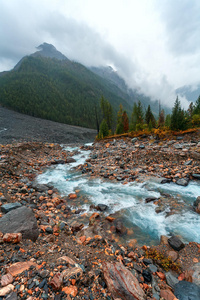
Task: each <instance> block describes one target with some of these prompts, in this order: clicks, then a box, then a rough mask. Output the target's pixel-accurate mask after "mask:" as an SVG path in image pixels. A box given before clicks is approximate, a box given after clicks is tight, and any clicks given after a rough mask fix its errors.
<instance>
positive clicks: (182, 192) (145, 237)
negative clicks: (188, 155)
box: [37, 147, 200, 245]
mask: <svg viewBox="0 0 200 300" xmlns="http://www.w3.org/2000/svg"><path fill="white" fill-rule="evenodd" d="M75 150H79V148H78V147H65V151H68V152H71V151H75ZM89 155H90V151H84V150H79V151H78V153H77V154H75V155H74V156H73V158H74V159H75V160H76V162H74V163H71V164H65V165H57V166H52V167H49V168H48V169H47V170H46V171H45V172H44V173H43V174H40V175H39V176H38V177H37V181H38V182H39V183H42V184H47V183H48V184H52V185H53V186H54V187H56V188H57V189H58V190H59V192H60V193H61V195H68V194H69V193H72V192H74V191H75V190H80V195H83V196H84V197H87V199H89V201H88V203H85V202H81V201H79V202H78V201H77V203H76V206H77V207H81V208H83V209H84V210H85V211H86V212H88V213H91V212H90V205H91V204H95V205H97V204H99V203H101V204H106V205H107V206H108V207H109V210H108V212H106V213H105V214H107V215H108V214H110V213H116V214H117V215H118V216H119V217H120V218H121V219H122V220H123V222H124V224H125V225H126V226H127V227H128V228H129V229H131V230H132V231H133V233H132V235H129V236H128V237H126V239H130V238H135V239H137V240H138V243H139V244H140V245H142V244H149V245H152V244H157V243H159V239H160V235H168V236H169V235H171V234H175V235H180V236H181V237H182V239H183V240H184V242H189V241H195V242H198V243H200V215H199V214H197V213H196V212H194V211H193V209H192V204H193V202H194V200H196V198H197V197H198V196H200V184H199V182H197V181H191V182H190V183H189V185H188V186H187V187H183V186H179V185H176V184H174V183H170V184H169V183H168V184H160V183H159V182H158V181H157V180H156V178H150V179H148V180H146V181H145V182H140V183H139V182H133V183H128V184H126V185H123V184H122V183H120V182H112V181H109V180H102V179H99V178H91V177H89V176H88V175H87V174H82V173H81V172H80V171H79V172H78V171H77V170H75V167H76V166H78V165H80V164H83V163H84V162H85V160H86V159H87V158H88V157H89ZM166 195H167V197H166ZM169 195H170V197H171V198H170V197H169ZM148 197H156V198H162V201H163V203H164V205H162V209H161V212H159V213H157V212H156V211H155V209H156V207H157V206H156V205H155V204H153V203H152V202H151V203H145V199H146V198H148ZM165 197H166V198H165ZM165 199H166V200H165ZM169 199H172V200H170V201H171V202H173V203H174V206H173V209H171V206H170V205H171V204H170V201H169ZM172 210H173V213H170V211H172Z"/></svg>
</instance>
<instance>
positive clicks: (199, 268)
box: [185, 263, 200, 287]
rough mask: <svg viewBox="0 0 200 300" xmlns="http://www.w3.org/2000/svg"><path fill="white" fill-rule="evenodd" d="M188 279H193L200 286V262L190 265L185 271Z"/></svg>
mask: <svg viewBox="0 0 200 300" xmlns="http://www.w3.org/2000/svg"><path fill="white" fill-rule="evenodd" d="M185 279H186V281H192V282H193V283H195V284H196V285H198V286H199V287H200V263H197V264H195V265H194V266H192V267H190V268H189V269H188V270H187V271H186V273H185Z"/></svg>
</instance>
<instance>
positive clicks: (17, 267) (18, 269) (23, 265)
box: [6, 261, 37, 276]
mask: <svg viewBox="0 0 200 300" xmlns="http://www.w3.org/2000/svg"><path fill="white" fill-rule="evenodd" d="M31 266H37V264H36V263H34V262H33V261H24V262H17V263H15V264H13V265H12V266H10V267H8V268H7V269H6V270H7V273H10V274H11V275H12V276H16V275H18V274H20V273H22V272H24V271H25V270H28V269H29V268H30V267H31Z"/></svg>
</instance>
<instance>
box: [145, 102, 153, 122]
mask: <svg viewBox="0 0 200 300" xmlns="http://www.w3.org/2000/svg"><path fill="white" fill-rule="evenodd" d="M145 122H146V124H147V125H149V123H150V122H151V125H152V127H155V126H156V120H155V117H154V115H153V113H152V111H151V106H150V105H148V108H147V111H146V114H145Z"/></svg>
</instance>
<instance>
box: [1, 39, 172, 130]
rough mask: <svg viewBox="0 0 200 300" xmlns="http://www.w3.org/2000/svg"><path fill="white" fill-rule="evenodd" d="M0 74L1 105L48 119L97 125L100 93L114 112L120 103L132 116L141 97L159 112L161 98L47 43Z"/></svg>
mask: <svg viewBox="0 0 200 300" xmlns="http://www.w3.org/2000/svg"><path fill="white" fill-rule="evenodd" d="M0 75H1V76H0V104H1V105H2V106H5V107H7V108H11V109H13V110H16V111H18V112H22V113H25V114H29V115H32V116H37V117H41V118H44V119H50V120H54V121H57V122H61V123H67V124H72V125H79V126H84V127H90V128H96V125H97V119H99V118H100V117H99V116H100V114H101V113H100V98H101V96H102V95H103V96H104V97H105V98H106V99H107V100H108V101H109V102H110V104H111V105H112V107H113V113H114V115H115V116H116V114H117V111H118V110H119V105H120V104H122V105H123V108H124V109H125V110H126V111H127V113H128V115H129V117H130V116H131V113H132V108H133V103H134V102H137V101H138V100H140V101H141V102H142V103H143V106H144V108H145V109H147V107H148V105H149V104H150V105H151V107H152V111H153V112H154V113H155V115H157V114H158V108H159V105H158V101H155V102H152V101H151V100H150V98H148V97H145V96H143V95H141V94H138V93H137V92H136V91H134V90H132V89H129V88H128V87H127V85H126V82H125V81H124V79H123V78H121V77H120V76H119V75H118V73H117V72H116V71H114V70H113V69H112V68H111V67H100V68H97V67H91V68H90V69H88V68H86V67H85V66H84V65H82V64H80V63H77V62H73V61H71V60H69V59H68V58H67V57H66V56H65V55H63V54H62V53H61V52H59V51H58V50H57V49H56V48H55V47H54V46H53V45H51V44H48V43H43V44H42V45H40V46H39V47H37V51H36V52H35V53H33V54H31V55H29V56H25V57H23V58H22V59H21V60H20V61H19V62H18V63H17V65H16V66H15V67H14V69H13V70H11V71H7V72H2V73H1V74H0ZM166 112H167V113H168V110H166Z"/></svg>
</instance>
